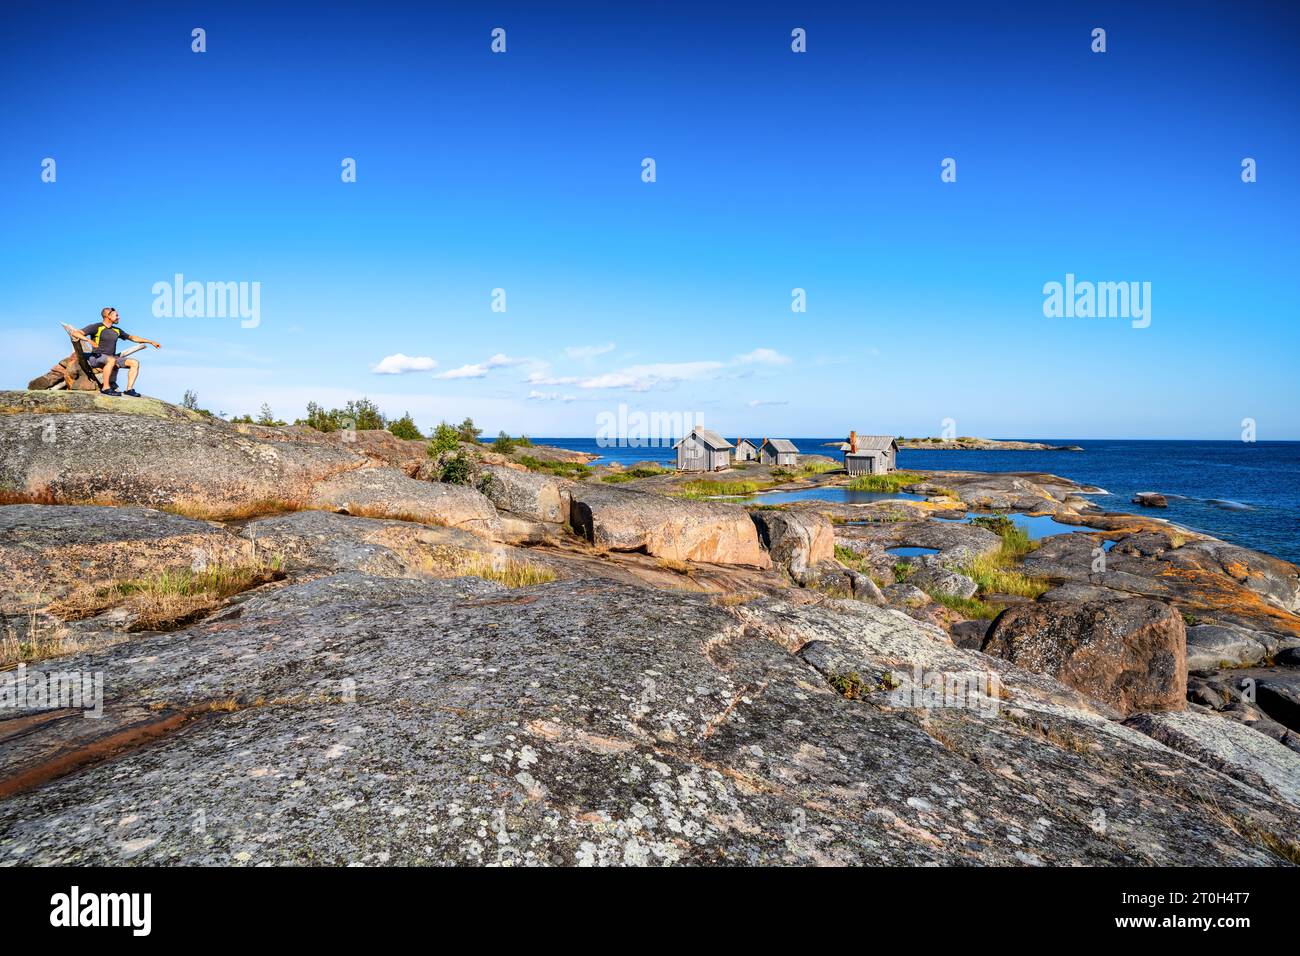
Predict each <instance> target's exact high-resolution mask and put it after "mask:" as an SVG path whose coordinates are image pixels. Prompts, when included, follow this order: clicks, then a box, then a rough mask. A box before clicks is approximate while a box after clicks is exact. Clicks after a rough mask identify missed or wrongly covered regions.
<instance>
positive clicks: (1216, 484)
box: [533, 438, 1300, 564]
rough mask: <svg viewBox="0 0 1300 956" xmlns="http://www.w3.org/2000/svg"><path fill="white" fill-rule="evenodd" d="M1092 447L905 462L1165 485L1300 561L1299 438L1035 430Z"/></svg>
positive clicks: (586, 445)
mask: <svg viewBox="0 0 1300 956" xmlns="http://www.w3.org/2000/svg"><path fill="white" fill-rule="evenodd" d="M533 440H534V441H536V442H539V443H542V444H547V445H557V446H559V447H561V448H570V449H572V450H574V451H582V452H588V453H590V454H593V455H599V456H600V459H601V461H604V462H618V463H619V464H622V465H631V464H633V463H635V462H640V461H654V462H659V463H661V464H670V463H672V462H673V461H674V460H675V455H674V452H673V449H672V448H671V447H658V446H657V447H637V448H627V447H602V446H600V445H598V444H597V442H596V439H594V438H534V439H533ZM842 440H843V439H842V438H794V439H792V441H793V442H794V443H795V445H796V446H797V447H798V448H799V450H800V451H801V452H804V453H805V454H824V455H830V456H833V457H836V456H837V455H838V453H837V452H836V450H835V448H827V447H825V446H826V445H827V444H828V443H832V442H836V443H838V442H840V441H842ZM1020 440H1022V441H1036V442H1044V443H1047V444H1050V445H1078V446H1079V447H1081V448H1082V449H1083V451H929V450H923V449H915V450H914V449H908V448H905V449H902V450H901V451H899V453H898V467H899V468H900V469H909V468H910V469H916V470H919V471H931V470H936V471H937V470H942V471H983V472H1008V471H1045V472H1050V473H1051V474H1054V475H1060V476H1061V477H1063V478H1070V479H1072V480H1074V481H1077V482H1081V483H1084V484H1089V485H1095V486H1097V487H1099V488H1102V489H1105V491H1106V492H1107V493H1106V494H1101V495H1091V496H1089V497H1090V498H1091V500H1093V501H1095V502H1096V503H1097V505H1098V506H1099V507H1102V508H1106V509H1108V510H1113V511H1129V512H1133V511H1137V510H1138V506H1137V505H1134V504H1132V503H1131V500H1132V498H1133V495H1134V494H1135V493H1137V492H1139V491H1158V492H1160V493H1161V494H1163V495H1165V496H1166V497H1167V498H1168V499H1169V507H1168V508H1165V509H1161V510H1149V511H1144V512H1143V513H1145V514H1149V515H1151V516H1152V517H1160V518H1166V519H1168V520H1169V521H1172V522H1174V523H1176V524H1180V525H1183V526H1185V527H1188V528H1191V529H1193V530H1195V531H1201V532H1204V533H1206V534H1211V535H1214V536H1215V537H1216V538H1222V539H1223V540H1225V541H1232V542H1235V543H1237V544H1240V545H1244V546H1245V547H1248V548H1254V549H1255V550H1257V551H1264V552H1267V553H1268V554H1272V555H1275V556H1277V557H1279V558H1284V559H1286V560H1287V561H1291V562H1292V563H1295V564H1300V442H1276V441H1274V442H1269V441H1258V442H1242V441H1145V440H1130V441H1119V440H1105V441H1097V440H1087V439H1077V438H1027V439H1020Z"/></svg>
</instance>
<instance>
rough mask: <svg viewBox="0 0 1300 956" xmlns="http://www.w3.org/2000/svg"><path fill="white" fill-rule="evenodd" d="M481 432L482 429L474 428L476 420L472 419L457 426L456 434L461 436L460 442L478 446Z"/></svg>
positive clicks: (467, 419)
mask: <svg viewBox="0 0 1300 956" xmlns="http://www.w3.org/2000/svg"><path fill="white" fill-rule="evenodd" d="M481 431H482V429H481V428H476V427H474V419H472V418H466V419H465V420H464V421H463V422H461V423H460V424H459V425H457V426H456V432H457V434H458V435H459V436H460V440H461V441H463V442H469V443H470V444H471V445H477V444H478V436H479V432H481Z"/></svg>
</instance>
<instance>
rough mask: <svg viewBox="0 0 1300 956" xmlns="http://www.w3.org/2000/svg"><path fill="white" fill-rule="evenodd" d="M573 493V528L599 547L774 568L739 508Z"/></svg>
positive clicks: (617, 491) (582, 490) (594, 488)
mask: <svg viewBox="0 0 1300 956" xmlns="http://www.w3.org/2000/svg"><path fill="white" fill-rule="evenodd" d="M569 494H570V499H571V504H570V517H569V521H570V524H572V526H573V528H574V529H575V530H576V531H578V532H579V533H580V534H582V535H584V536H585V537H586V538H588V539H589V540H590V541H591V542H592V543H593V544H595V545H596V546H597V547H604V548H609V549H610V550H613V551H644V552H645V553H646V554H650V555H654V556H655V557H661V558H669V559H672V560H677V561H707V562H711V563H713V564H741V565H748V566H751V567H757V568H767V567H771V564H772V562H771V559H770V558H769V557H768V555H767V552H766V551H764V550H763V548H762V546H761V545H760V543H759V539H758V532H757V530H756V529H755V528H754V523H753V522H752V521H751V520H750V518H749V513H748V512H747V511H745V509H744V508H741V507H739V506H737V505H730V504H722V503H715V502H708V501H690V500H687V499H680V498H668V497H665V496H663V495H657V494H652V493H650V492H644V491H634V490H630V489H623V488H612V487H608V486H606V487H601V486H598V485H589V484H585V483H583V482H574V483H573V485H572V486H571V487H570V488H569Z"/></svg>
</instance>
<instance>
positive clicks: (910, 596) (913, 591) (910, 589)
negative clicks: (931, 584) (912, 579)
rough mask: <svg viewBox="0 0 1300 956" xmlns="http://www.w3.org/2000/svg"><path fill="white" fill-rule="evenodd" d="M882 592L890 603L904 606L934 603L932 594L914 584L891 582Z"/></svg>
mask: <svg viewBox="0 0 1300 956" xmlns="http://www.w3.org/2000/svg"><path fill="white" fill-rule="evenodd" d="M880 593H881V595H882V596H883V597H884V599H885V600H886V601H888V602H889V603H890V604H894V605H899V606H902V607H921V606H922V605H926V604H930V603H932V602H931V600H930V595H928V594H926V593H925V592H924V591H922V590H921V589H920V588H918V587H916V586H915V585H912V584H890V585H888V586H887V587H885V588H882V589H881V592H880Z"/></svg>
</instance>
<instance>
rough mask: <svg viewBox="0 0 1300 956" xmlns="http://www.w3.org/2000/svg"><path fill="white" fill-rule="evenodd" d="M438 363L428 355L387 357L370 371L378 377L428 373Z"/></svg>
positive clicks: (399, 354) (398, 354)
mask: <svg viewBox="0 0 1300 956" xmlns="http://www.w3.org/2000/svg"><path fill="white" fill-rule="evenodd" d="M437 364H438V362H437V361H436V360H435V359H432V358H430V357H429V356H427V355H403V354H402V353H401V352H398V353H397V354H396V355H386V356H384V357H383V358H382V359H380V360H379V361H378V362H376V363H375V364H374V365H372V366H370V371H372V372H374V373H375V374H376V375H401V374H403V373H404V372H427V371H429V370H430V369H432V368H434V367H435V366H437Z"/></svg>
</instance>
